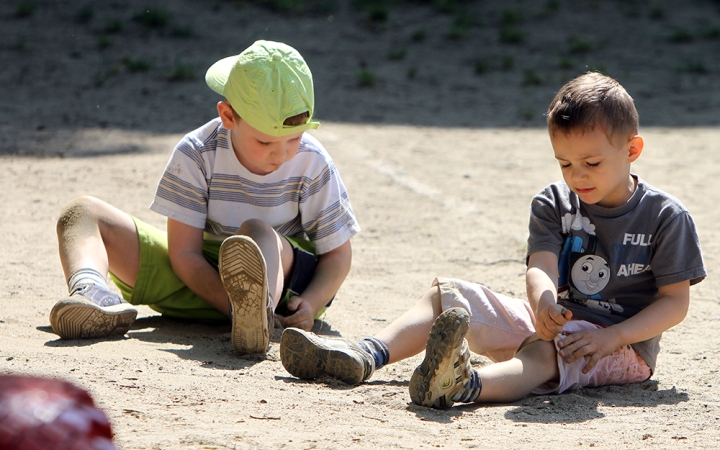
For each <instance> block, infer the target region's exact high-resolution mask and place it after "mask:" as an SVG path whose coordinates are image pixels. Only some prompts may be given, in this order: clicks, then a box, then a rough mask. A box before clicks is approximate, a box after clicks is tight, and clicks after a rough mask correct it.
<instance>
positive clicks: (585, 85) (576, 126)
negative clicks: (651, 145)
mask: <svg viewBox="0 0 720 450" xmlns="http://www.w3.org/2000/svg"><path fill="white" fill-rule="evenodd" d="M547 125H548V131H549V132H550V135H551V136H552V135H554V134H555V132H556V131H560V132H562V133H563V134H569V133H572V132H574V131H580V132H586V131H592V130H593V129H594V128H595V127H596V126H598V125H599V126H601V127H602V128H603V130H604V131H605V135H606V136H607V138H608V141H610V142H613V141H614V140H615V139H623V140H624V139H626V138H628V137H630V136H633V135H635V134H637V132H638V130H639V128H640V124H639V120H638V112H637V109H635V103H633V99H632V97H630V95H629V94H628V93H627V91H626V90H625V88H623V87H622V86H621V85H620V83H618V82H617V81H615V80H614V79H612V78H610V77H608V76H606V75H603V74H601V73H597V72H588V73H586V74H584V75H580V76H579V77H577V78H575V79H574V80H572V81H570V82H568V83H567V84H565V85H564V86H563V87H562V88H560V90H559V91H558V93H557V94H556V95H555V98H554V99H553V100H552V102H550V106H549V107H548V112H547Z"/></svg>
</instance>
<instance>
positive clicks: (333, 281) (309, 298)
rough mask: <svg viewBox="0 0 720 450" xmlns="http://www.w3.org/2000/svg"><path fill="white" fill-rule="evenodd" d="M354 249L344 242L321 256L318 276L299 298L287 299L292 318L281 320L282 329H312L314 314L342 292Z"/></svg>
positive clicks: (316, 273)
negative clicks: (341, 287)
mask: <svg viewBox="0 0 720 450" xmlns="http://www.w3.org/2000/svg"><path fill="white" fill-rule="evenodd" d="M351 263H352V247H351V246H350V241H347V242H345V243H344V244H342V245H341V246H340V247H337V248H335V249H333V250H331V251H329V252H327V253H323V254H322V255H320V256H319V257H318V261H317V266H316V267H315V275H313V278H312V280H311V281H310V284H309V285H308V287H307V288H306V289H305V291H304V292H303V293H302V295H300V296H295V297H292V298H290V300H288V309H289V310H290V311H294V313H293V314H292V315H289V316H287V317H283V318H281V319H280V322H281V323H282V325H283V327H286V328H287V327H296V328H302V329H304V330H310V329H312V326H313V323H314V321H315V315H316V314H317V313H318V311H320V309H322V308H323V307H324V306H325V305H327V303H328V302H329V301H330V299H331V298H333V296H334V295H335V294H336V293H337V292H338V291H339V290H340V286H341V285H342V283H343V281H345V278H346V277H347V275H348V273H350V266H351Z"/></svg>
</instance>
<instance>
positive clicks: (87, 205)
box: [56, 195, 103, 235]
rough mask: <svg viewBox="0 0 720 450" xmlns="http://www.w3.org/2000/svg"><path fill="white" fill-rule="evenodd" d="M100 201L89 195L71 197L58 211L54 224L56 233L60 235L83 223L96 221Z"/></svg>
mask: <svg viewBox="0 0 720 450" xmlns="http://www.w3.org/2000/svg"><path fill="white" fill-rule="evenodd" d="M102 203H103V202H102V200H100V199H98V198H95V197H92V196H89V195H83V196H82V197H77V198H74V199H72V200H71V201H70V202H69V203H67V204H66V205H65V206H64V207H63V209H62V211H61V212H60V217H58V220H57V225H56V229H57V234H58V235H62V234H63V233H65V232H66V231H67V230H68V229H70V228H73V227H77V226H80V225H82V224H84V223H97V220H98V205H99V204H102Z"/></svg>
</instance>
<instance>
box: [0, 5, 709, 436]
mask: <svg viewBox="0 0 720 450" xmlns="http://www.w3.org/2000/svg"><path fill="white" fill-rule="evenodd" d="M267 3H270V2H267ZM361 3H362V2H355V3H354V4H356V5H360V4H361ZM497 3H498V4H496V3H493V2H477V1H470V0H468V1H465V2H462V3H454V2H451V1H449V2H445V3H443V4H444V5H446V9H447V5H451V6H452V5H456V6H457V5H460V6H459V8H460V9H456V10H455V11H454V12H452V11H451V12H442V11H439V6H434V5H440V3H439V2H438V3H435V4H433V3H431V2H427V3H422V2H416V3H404V4H401V3H400V2H398V3H396V4H394V5H393V6H391V7H390V8H389V10H388V11H389V15H388V16H387V20H382V14H379V13H376V15H374V16H372V17H375V19H374V21H373V20H369V19H367V17H369V16H368V15H367V14H368V13H367V11H368V10H367V9H357V8H355V7H352V6H351V5H350V3H349V2H345V1H344V0H338V1H337V2H336V3H331V2H324V3H323V2H320V1H316V2H312V3H306V5H311V6H313V7H314V8H315V9H314V12H312V11H309V9H310V8H309V7H304V8H301V9H302V11H290V12H284V13H275V12H271V11H269V10H268V9H267V8H261V7H258V6H255V5H254V4H249V3H241V2H233V1H221V0H215V1H205V2H199V1H191V0H176V1H173V2H159V1H158V2H154V1H150V0H148V1H139V0H138V1H136V0H118V1H109V2H95V3H92V4H91V3H90V2H87V3H86V2H78V1H52V0H44V1H41V0H36V1H24V2H23V1H14V2H3V3H2V5H0V29H2V30H3V31H2V33H1V34H2V36H0V63H1V64H2V67H3V69H2V71H0V104H1V105H2V108H0V136H2V140H0V191H1V192H2V198H3V200H4V201H3V202H2V206H1V207H0V236H1V237H0V373H23V374H37V375H44V376H54V377H60V378H63V379H66V380H69V381H72V382H74V383H76V384H78V385H79V386H81V387H84V388H86V389H87V390H88V391H89V392H90V393H91V394H92V395H93V397H94V398H95V400H96V402H97V403H98V405H99V406H100V407H101V408H102V409H103V410H104V411H105V412H106V413H107V414H108V416H109V418H110V420H111V421H112V424H113V428H114V432H115V442H116V444H117V445H118V447H120V448H125V449H186V448H193V449H225V448H292V449H294V448H298V449H310V448H323V449H324V448H328V449H330V448H347V447H352V448H431V447H432V448H503V449H531V448H532V449H537V448H561V447H562V448H588V447H592V448H608V449H610V448H611V449H617V448H628V449H650V448H652V449H655V448H687V449H697V448H707V449H711V448H712V449H714V448H718V446H720V431H718V430H720V402H719V401H718V395H717V387H718V386H720V376H719V375H718V370H720V362H718V361H719V358H718V356H720V334H719V333H718V331H717V330H718V326H720V304H719V302H718V298H717V295H716V294H715V292H716V291H717V290H718V288H719V287H720V281H718V277H717V272H716V270H715V267H716V265H715V263H716V262H718V257H717V256H715V255H716V252H715V251H716V250H718V251H720V248H719V247H720V233H719V232H718V231H717V230H715V225H717V224H718V223H720V210H718V209H717V208H716V207H713V206H712V205H717V204H718V203H719V202H720V184H719V183H720V153H719V152H718V151H717V148H716V147H717V143H718V142H720V128H718V125H720V81H718V80H720V77H718V74H720V58H718V56H720V55H719V53H720V50H718V48H720V46H719V45H718V44H720V31H719V30H720V9H719V8H720V4H718V2H717V1H711V0H705V1H704V0H695V1H693V2H682V3H681V2H672V1H651V2H635V1H624V2H620V1H610V2H592V1H588V2H582V3H581V2H570V1H564V0H561V1H552V0H551V1H547V2H527V1H521V0H518V1H509V2H503V4H502V5H499V3H500V2H497ZM576 3H581V4H580V5H576ZM88 5H91V6H88ZM328 5H330V6H332V5H335V9H332V8H329V7H328ZM680 5H682V6H680ZM33 7H34V8H33ZM155 8H163V9H161V10H159V11H160V12H164V13H167V16H164V15H163V14H157V11H158V10H157V9H155ZM366 8H367V7H366ZM143 11H146V12H145V14H142V12H143ZM147 11H151V12H154V13H155V15H154V16H153V15H152V14H151V13H148V12H147ZM463 11H467V12H466V13H463ZM378 14H379V15H378ZM138 15H139V16H140V17H141V18H142V17H145V18H146V19H147V18H148V17H150V16H152V17H155V18H156V21H155V22H148V23H147V24H146V25H143V24H142V21H141V20H140V19H134V17H136V16H138ZM158 17H160V18H161V19H162V17H165V19H166V20H167V22H166V23H164V25H163V24H160V22H162V20H159V19H158ZM467 17H470V18H472V20H470V21H469V22H468V19H467ZM463 18H464V19H463ZM468 23H469V25H468ZM453 24H455V27H454V28H453ZM458 24H459V25H458ZM463 33H464V36H463ZM453 36H454V37H453ZM518 36H519V37H518ZM259 38H262V39H273V40H280V41H285V42H287V43H289V44H291V45H293V46H295V47H296V48H298V49H299V50H300V51H301V53H303V55H304V56H305V57H306V59H307V61H308V63H309V64H310V67H311V69H312V70H313V73H314V76H315V84H316V96H317V105H318V108H317V109H318V116H319V118H320V119H321V120H322V121H323V125H322V127H321V128H320V129H319V130H317V131H314V132H313V134H315V135H316V136H317V137H318V138H319V139H320V141H321V142H323V143H324V144H325V146H326V147H327V148H328V150H329V151H330V153H331V155H333V158H334V160H335V162H336V165H337V167H338V169H339V171H340V173H341V175H342V177H343V180H344V181H345V184H346V185H347V188H348V190H349V193H350V198H351V202H352V205H353V207H354V209H355V212H356V214H357V216H358V219H359V221H360V224H361V226H362V232H361V233H360V234H358V235H357V236H356V237H355V238H353V249H354V257H353V269H352V271H351V273H350V275H349V277H348V279H347V281H346V282H345V284H344V285H343V287H342V289H341V290H340V292H339V293H338V295H337V300H336V301H335V303H334V304H333V306H332V307H331V308H330V309H328V311H327V313H326V314H325V316H324V317H323V319H322V320H321V321H317V322H316V327H315V329H316V331H318V332H319V333H323V334H329V335H342V336H345V337H348V338H350V339H357V338H361V337H364V336H367V335H372V334H374V333H376V332H377V331H379V330H381V329H382V328H383V327H385V326H386V325H387V324H388V323H390V322H391V321H392V320H393V319H394V318H395V317H397V316H398V315H400V314H401V313H402V312H404V311H405V310H406V309H407V308H409V307H410V306H411V305H412V304H413V303H414V302H415V301H416V300H417V299H418V298H419V296H420V295H421V294H422V293H423V292H424V291H425V290H426V289H427V288H428V287H429V285H430V283H431V281H432V280H433V278H434V277H435V276H452V277H458V278H464V279H470V280H474V281H479V282H482V283H484V284H486V285H487V286H489V287H490V288H492V289H494V290H496V291H499V292H502V293H505V294H508V295H516V296H524V295H525V292H524V291H525V288H524V263H523V260H524V249H525V242H526V237H527V217H528V205H529V202H530V199H531V198H532V196H533V195H534V194H535V193H536V192H538V191H539V190H540V189H541V188H542V187H544V186H545V185H547V184H548V183H550V182H553V181H555V180H557V179H559V178H560V171H559V170H558V167H557V164H556V162H555V161H554V159H553V157H552V151H551V148H550V144H549V140H548V138H547V135H546V133H545V131H544V129H543V116H542V113H543V111H544V109H545V108H546V106H547V104H548V103H549V102H550V100H551V99H552V96H553V95H554V93H555V92H556V91H557V89H558V88H559V87H560V86H561V85H562V83H563V82H564V81H566V80H567V79H569V78H571V77H573V76H576V75H578V74H580V73H582V72H583V71H585V70H588V69H593V68H594V69H599V70H602V71H604V72H605V73H608V74H610V75H612V76H614V77H616V78H617V79H618V80H619V81H620V82H621V83H623V85H625V86H626V88H627V89H628V91H629V92H630V94H631V95H633V97H634V98H635V100H636V103H637V106H638V110H639V112H640V118H641V124H642V125H643V129H642V132H641V134H642V135H643V137H644V138H645V142H646V147H645V152H644V153H643V155H642V157H641V158H640V160H639V161H638V162H637V163H636V164H635V167H634V171H635V172H636V173H638V174H639V175H640V176H641V177H643V178H644V179H645V180H647V181H648V182H649V183H651V184H653V185H655V186H657V187H659V188H661V189H664V190H667V191H669V192H671V193H672V194H674V195H675V196H677V197H679V198H680V199H681V200H682V201H683V202H684V204H685V205H686V206H687V207H688V209H689V210H690V211H691V213H692V214H693V216H694V218H695V220H696V224H697V227H698V231H699V234H700V239H701V243H702V247H703V252H704V257H705V263H706V267H707V270H708V273H709V276H708V278H707V279H706V280H705V281H703V282H702V283H700V284H699V285H697V286H695V287H693V288H692V290H691V297H692V301H691V307H690V312H689V314H688V317H687V318H686V319H685V321H684V322H683V323H682V324H680V325H678V326H677V327H675V328H673V329H671V330H669V331H668V332H666V333H665V335H664V338H663V340H662V347H663V349H662V352H661V354H660V357H659V360H658V368H657V371H656V373H655V374H654V375H653V377H652V378H651V380H649V381H648V382H645V383H642V384H640V385H634V386H624V387H605V388H600V389H583V390H580V391H576V392H572V393H568V394H563V395H559V396H537V397H529V398H526V399H524V400H522V401H518V402H515V403H511V404H503V405H490V406H463V407H456V408H453V409H451V410H447V411H437V410H431V409H426V408H422V407H416V406H414V405H411V404H410V400H409V395H408V380H409V378H410V375H411V373H412V370H413V369H414V368H415V366H416V365H417V364H418V363H419V362H420V361H421V357H422V355H418V356H417V357H415V358H411V359H409V360H406V361H403V362H401V363H398V364H395V365H393V366H389V367H386V368H383V369H380V370H379V371H378V372H377V373H376V374H375V375H374V376H373V378H372V379H371V381H370V382H367V383H364V384H362V385H360V386H356V387H351V386H347V385H344V384H342V383H339V382H334V381H331V380H319V381H316V382H305V381H300V380H297V379H295V378H293V377H291V376H290V375H289V374H288V373H287V372H286V371H285V370H284V369H283V367H282V364H281V362H280V360H279V344H278V342H279V331H276V334H275V336H274V338H273V342H272V346H271V348H270V351H269V354H268V355H267V357H246V358H240V357H238V356H236V355H235V354H234V352H233V350H232V346H231V344H230V340H229V330H230V327H229V325H227V324H221V325H210V324H203V323H193V322H180V321H175V320H169V319H166V318H162V317H160V316H158V315H157V314H155V313H154V312H153V311H151V310H150V309H149V308H145V307H141V308H140V315H139V319H138V321H137V322H136V323H135V324H134V326H133V327H132V328H131V330H130V332H129V333H128V334H127V335H126V336H125V337H123V338H117V339H98V340H84V341H62V340H60V339H58V338H57V336H56V335H54V334H53V333H52V330H51V329H50V326H49V322H48V315H49V312H50V309H51V308H52V305H53V304H54V302H55V301H56V300H57V299H58V298H60V297H61V296H64V295H65V293H66V287H65V283H64V279H63V274H62V271H61V268H60V264H59V260H58V257H57V242H56V237H55V221H56V220H57V216H58V213H59V211H60V209H61V207H62V206H63V204H65V203H66V202H68V201H69V200H70V199H72V198H73V197H75V196H78V195H82V194H91V195H95V196H97V197H100V198H102V199H104V200H106V201H108V202H110V203H112V204H114V205H116V206H117V207H119V208H121V209H123V210H124V211H126V212H128V213H131V214H134V215H136V216H138V217H140V218H141V219H143V220H145V221H147V222H149V223H152V224H155V225H157V226H158V227H164V226H165V220H164V218H163V217H161V216H159V215H157V214H155V213H152V212H150V211H149V210H148V205H149V204H150V201H151V199H152V197H153V195H154V190H155V186H156V183H157V181H158V179H159V177H160V175H161V173H162V170H163V168H164V165H165V162H166V161H167V158H168V156H169V153H170V151H171V150H172V147H173V146H174V144H175V143H176V142H177V140H178V139H179V138H180V137H181V135H182V133H184V132H187V131H190V130H192V129H193V128H195V127H197V126H199V125H201V124H203V123H205V122H206V121H207V120H209V119H210V118H212V117H213V114H214V103H215V102H216V101H217V97H216V96H215V94H213V93H212V92H211V91H210V90H209V89H208V88H207V87H206V86H205V83H204V81H203V79H202V78H203V75H204V71H205V69H206V68H207V67H209V65H210V64H212V63H213V62H214V61H215V60H217V59H219V58H221V57H224V56H228V55H230V54H235V53H238V52H239V51H241V50H242V49H244V48H245V47H247V45H249V44H250V43H252V41H253V40H255V39H259ZM171 79H172V80H171ZM472 362H473V364H474V365H476V366H480V365H482V364H486V361H485V360H484V359H483V358H481V357H477V356H476V357H473V360H472Z"/></svg>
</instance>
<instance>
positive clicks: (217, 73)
mask: <svg viewBox="0 0 720 450" xmlns="http://www.w3.org/2000/svg"><path fill="white" fill-rule="evenodd" d="M237 58H238V56H237V55H235V56H228V57H227V58H223V59H221V60H220V61H218V62H216V63H215V64H213V65H212V66H210V68H209V69H208V71H207V72H206V73H205V82H206V83H207V85H208V86H210V89H212V90H213V91H215V92H217V93H218V94H220V95H225V84H226V83H227V80H228V77H229V76H230V71H232V68H233V66H235V62H236V61H237Z"/></svg>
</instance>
